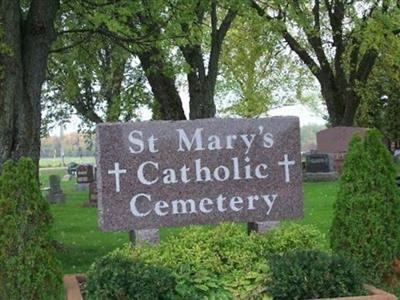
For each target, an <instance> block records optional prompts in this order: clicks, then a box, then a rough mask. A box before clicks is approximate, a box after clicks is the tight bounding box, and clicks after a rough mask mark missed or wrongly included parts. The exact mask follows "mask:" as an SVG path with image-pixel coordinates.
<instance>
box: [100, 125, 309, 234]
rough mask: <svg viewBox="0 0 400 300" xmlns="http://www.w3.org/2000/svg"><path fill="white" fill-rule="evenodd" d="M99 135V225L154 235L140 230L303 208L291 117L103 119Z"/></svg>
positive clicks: (274, 217) (294, 214) (263, 218)
mask: <svg viewBox="0 0 400 300" xmlns="http://www.w3.org/2000/svg"><path fill="white" fill-rule="evenodd" d="M96 136H97V145H96V149H97V150H96V151H97V154H96V156H97V157H96V161H97V166H98V175H97V176H98V210H99V224H100V227H101V229H102V230H105V231H120V230H126V231H132V230H134V232H133V233H131V235H133V236H134V238H135V239H137V240H138V233H139V234H141V233H143V236H145V239H146V240H148V239H150V240H151V239H152V238H154V233H155V232H154V231H153V232H150V237H149V236H148V235H146V234H147V233H148V232H145V231H144V232H142V231H138V230H149V229H158V228H161V227H165V226H184V225H189V224H216V223H219V222H224V221H234V222H251V223H256V222H261V223H264V222H271V221H273V222H277V221H279V220H281V219H288V218H300V217H302V216H303V192H302V170H301V157H300V138H299V120H298V118H296V117H271V118H260V119H202V120H194V121H177V122H167V121H157V122H141V123H125V124H118V123H114V124H100V125H98V126H97V134H96ZM250 227H251V226H250Z"/></svg>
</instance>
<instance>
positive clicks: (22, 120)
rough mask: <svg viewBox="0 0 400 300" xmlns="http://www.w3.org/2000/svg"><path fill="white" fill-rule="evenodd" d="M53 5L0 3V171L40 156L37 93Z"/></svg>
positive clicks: (46, 0)
mask: <svg viewBox="0 0 400 300" xmlns="http://www.w3.org/2000/svg"><path fill="white" fill-rule="evenodd" d="M58 8H59V1H57V0H32V1H30V2H26V1H24V2H22V1H16V0H1V1H0V28H1V30H0V32H2V34H1V35H0V45H2V46H1V47H0V65H1V68H2V69H3V70H2V72H1V73H2V76H1V77H0V111H1V117H0V168H1V165H2V164H3V162H4V161H5V160H7V159H10V158H11V159H18V158H20V157H22V156H29V157H31V158H32V159H33V161H34V162H35V163H36V164H38V162H39V155H40V125H41V104H40V98H41V87H42V84H43V82H44V80H45V76H46V68H47V59H48V55H49V48H50V45H51V43H52V42H53V40H54V39H55V37H56V33H55V31H54V21H55V18H56V15H57V11H58Z"/></svg>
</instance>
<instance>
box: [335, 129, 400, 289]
mask: <svg viewBox="0 0 400 300" xmlns="http://www.w3.org/2000/svg"><path fill="white" fill-rule="evenodd" d="M395 173H396V172H395V168H394V165H393V160H392V157H391V155H390V153H389V151H388V150H387V149H386V147H385V146H384V145H383V143H382V140H381V136H380V134H379V132H377V131H376V130H371V131H368V132H367V133H366V136H365V138H364V141H363V140H362V139H361V138H360V137H359V136H354V137H353V139H352V141H351V143H350V146H349V151H348V154H347V156H346V159H345V162H344V166H343V173H342V175H341V178H340V183H339V191H338V195H337V199H336V203H335V206H334V217H333V222H332V227H331V237H330V240H331V247H332V250H333V251H335V252H336V253H338V254H340V255H342V256H345V257H348V258H349V259H353V260H354V261H355V262H356V263H357V264H358V265H359V266H360V269H361V272H362V273H363V275H364V276H365V278H366V279H367V281H368V282H370V283H373V284H378V283H380V282H382V281H383V279H384V278H385V277H386V276H389V275H390V273H391V272H392V263H393V261H394V259H395V258H396V256H397V255H398V254H399V250H400V222H399V219H400V193H399V190H398V188H397V186H396V183H395Z"/></svg>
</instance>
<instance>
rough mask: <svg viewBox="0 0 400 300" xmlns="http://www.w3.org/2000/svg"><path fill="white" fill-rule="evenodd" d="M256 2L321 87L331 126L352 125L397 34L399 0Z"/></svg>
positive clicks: (256, 0) (259, 9)
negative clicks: (361, 89) (362, 91)
mask: <svg viewBox="0 0 400 300" xmlns="http://www.w3.org/2000/svg"><path fill="white" fill-rule="evenodd" d="M263 3H264V2H261V1H258V0H251V4H252V6H253V7H254V8H255V9H256V11H257V12H258V14H259V15H260V16H262V17H263V18H265V20H266V21H267V22H269V23H271V22H272V23H273V24H274V25H275V29H276V30H277V31H278V32H279V33H280V34H281V35H282V37H283V39H284V40H285V41H286V43H287V44H288V46H289V47H290V49H291V50H292V51H293V52H295V53H296V54H297V55H298V57H299V58H300V59H301V60H302V61H303V63H304V64H305V65H306V66H307V67H308V69H309V70H310V72H311V73H312V74H313V75H314V76H315V77H316V78H317V80H318V82H319V84H320V86H321V94H322V96H323V98H324V100H325V103H326V106H327V109H328V113H329V121H330V123H331V125H332V126H338V125H344V126H352V125H353V122H354V117H355V114H356V111H357V108H358V106H359V104H360V95H359V94H358V93H357V87H358V85H359V84H360V83H365V82H366V81H367V80H368V77H369V75H370V74H371V71H372V69H373V67H374V65H375V63H376V60H377V57H378V56H379V54H380V53H381V49H382V47H383V46H384V43H385V39H386V37H388V36H391V35H393V34H394V33H396V31H395V30H394V28H393V25H394V22H392V21H389V20H390V18H392V17H394V16H396V14H397V11H398V4H396V2H395V1H343V0H325V1H320V0H315V1H312V2H311V1H287V2H282V1H270V2H268V3H267V5H263Z"/></svg>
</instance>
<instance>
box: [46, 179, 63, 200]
mask: <svg viewBox="0 0 400 300" xmlns="http://www.w3.org/2000/svg"><path fill="white" fill-rule="evenodd" d="M49 183H50V190H49V191H48V194H47V200H48V201H49V202H50V203H63V202H65V195H64V193H63V191H62V190H61V185H60V177H59V176H58V175H50V177H49Z"/></svg>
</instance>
